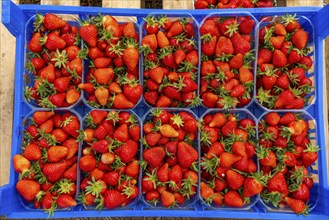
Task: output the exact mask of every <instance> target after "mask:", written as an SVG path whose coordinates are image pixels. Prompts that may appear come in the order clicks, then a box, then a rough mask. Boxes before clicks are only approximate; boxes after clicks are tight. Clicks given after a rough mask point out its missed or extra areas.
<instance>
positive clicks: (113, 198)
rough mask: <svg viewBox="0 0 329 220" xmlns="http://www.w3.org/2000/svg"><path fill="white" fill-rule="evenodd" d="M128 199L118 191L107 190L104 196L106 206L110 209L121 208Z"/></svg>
mask: <svg viewBox="0 0 329 220" xmlns="http://www.w3.org/2000/svg"><path fill="white" fill-rule="evenodd" d="M125 199H126V197H125V196H124V195H122V194H121V193H120V192H119V191H117V190H107V191H106V192H105V194H104V205H105V207H106V208H108V209H114V208H116V207H118V206H120V205H121V204H122V203H123V202H124V201H125Z"/></svg>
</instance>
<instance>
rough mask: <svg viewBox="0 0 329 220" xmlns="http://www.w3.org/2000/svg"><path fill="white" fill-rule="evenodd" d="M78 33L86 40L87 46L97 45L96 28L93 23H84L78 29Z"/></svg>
mask: <svg viewBox="0 0 329 220" xmlns="http://www.w3.org/2000/svg"><path fill="white" fill-rule="evenodd" d="M79 34H80V36H81V38H82V39H83V40H84V41H86V42H87V43H88V44H89V46H91V47H96V45H97V41H98V39H97V28H96V26H95V25H93V24H88V23H86V24H84V25H83V26H82V27H81V28H80V29H79Z"/></svg>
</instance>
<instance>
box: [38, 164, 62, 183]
mask: <svg viewBox="0 0 329 220" xmlns="http://www.w3.org/2000/svg"><path fill="white" fill-rule="evenodd" d="M66 169H67V165H66V164H65V163H62V162H60V163H47V164H45V165H44V166H43V168H42V172H43V174H44V175H45V176H46V177H47V179H48V180H49V181H50V182H56V181H58V180H59V179H61V178H62V177H63V174H64V172H65V170H66Z"/></svg>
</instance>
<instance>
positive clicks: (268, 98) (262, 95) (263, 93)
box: [256, 87, 275, 107]
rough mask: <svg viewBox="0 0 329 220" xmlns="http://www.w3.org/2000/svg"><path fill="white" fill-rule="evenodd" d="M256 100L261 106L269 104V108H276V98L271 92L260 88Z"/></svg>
mask: <svg viewBox="0 0 329 220" xmlns="http://www.w3.org/2000/svg"><path fill="white" fill-rule="evenodd" d="M256 98H257V99H258V101H259V103H260V104H261V105H263V104H267V105H268V106H269V107H271V106H274V103H275V98H274V96H272V95H271V94H270V90H264V89H263V88H262V87H260V88H259V90H258V94H257V95H256Z"/></svg>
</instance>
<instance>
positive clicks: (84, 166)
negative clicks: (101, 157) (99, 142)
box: [79, 155, 96, 172]
mask: <svg viewBox="0 0 329 220" xmlns="http://www.w3.org/2000/svg"><path fill="white" fill-rule="evenodd" d="M79 165H80V169H81V170H82V171H83V172H90V171H92V170H93V169H94V168H95V167H96V160H95V158H94V157H93V156H91V155H85V156H83V157H81V158H80V161H79Z"/></svg>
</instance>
